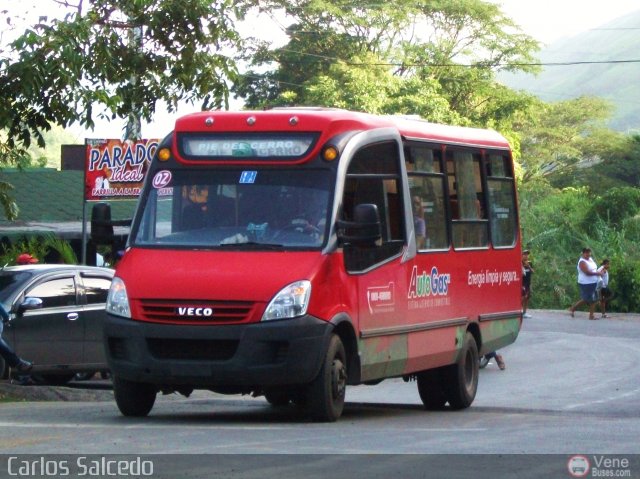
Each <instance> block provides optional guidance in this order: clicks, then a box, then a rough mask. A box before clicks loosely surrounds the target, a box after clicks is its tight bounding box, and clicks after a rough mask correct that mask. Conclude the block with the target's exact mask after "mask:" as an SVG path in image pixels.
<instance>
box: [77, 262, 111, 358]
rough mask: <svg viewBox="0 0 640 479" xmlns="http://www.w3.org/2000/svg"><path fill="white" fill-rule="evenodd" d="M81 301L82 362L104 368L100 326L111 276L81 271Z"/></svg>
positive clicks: (102, 320) (101, 325)
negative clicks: (82, 326) (82, 327)
mask: <svg viewBox="0 0 640 479" xmlns="http://www.w3.org/2000/svg"><path fill="white" fill-rule="evenodd" d="M80 279H81V281H82V286H83V287H82V292H83V294H82V302H83V303H84V304H83V307H82V309H83V313H82V321H83V323H84V351H83V362H84V363H85V364H86V365H90V364H91V365H93V364H95V365H97V366H101V367H105V368H106V363H107V359H106V356H105V352H104V343H103V334H102V327H103V323H104V315H105V314H106V313H105V309H104V308H105V305H106V302H107V295H108V294H109V287H110V286H111V277H110V276H106V275H101V274H98V273H93V272H81V273H80Z"/></svg>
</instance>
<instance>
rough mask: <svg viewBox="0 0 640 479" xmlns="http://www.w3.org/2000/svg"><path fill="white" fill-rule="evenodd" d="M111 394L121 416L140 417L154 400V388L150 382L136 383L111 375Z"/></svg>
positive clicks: (145, 413)
mask: <svg viewBox="0 0 640 479" xmlns="http://www.w3.org/2000/svg"><path fill="white" fill-rule="evenodd" d="M113 395H114V397H115V399H116V404H117V405H118V409H120V412H121V413H122V415H123V416H133V417H142V416H146V415H147V414H149V412H150V411H151V409H152V408H153V404H154V403H155V402H156V389H155V387H153V386H152V385H151V384H144V383H136V382H132V381H127V380H126V379H120V378H118V377H117V376H114V377H113Z"/></svg>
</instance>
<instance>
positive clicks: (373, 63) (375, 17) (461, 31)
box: [234, 0, 538, 126]
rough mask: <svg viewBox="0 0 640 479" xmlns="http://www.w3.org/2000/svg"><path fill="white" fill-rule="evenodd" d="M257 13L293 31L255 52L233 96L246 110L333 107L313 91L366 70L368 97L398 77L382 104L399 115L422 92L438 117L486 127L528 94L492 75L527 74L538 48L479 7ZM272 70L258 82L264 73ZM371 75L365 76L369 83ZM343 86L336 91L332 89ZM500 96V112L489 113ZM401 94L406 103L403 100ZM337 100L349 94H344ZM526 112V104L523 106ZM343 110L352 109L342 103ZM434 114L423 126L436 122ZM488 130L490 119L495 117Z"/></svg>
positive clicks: (314, 5) (305, 5) (321, 5)
mask: <svg viewBox="0 0 640 479" xmlns="http://www.w3.org/2000/svg"><path fill="white" fill-rule="evenodd" d="M263 5H266V6H267V7H268V8H280V9H282V10H283V11H284V12H285V13H286V14H287V15H288V16H289V18H291V19H292V21H293V22H294V23H293V25H292V26H291V27H289V28H288V30H287V33H288V34H289V37H290V41H289V43H288V44H287V45H286V46H285V47H283V48H279V49H276V50H274V51H270V50H269V49H268V48H266V47H265V45H262V46H260V47H258V52H259V53H260V54H259V55H256V56H254V57H253V67H254V68H253V69H252V70H251V71H249V72H248V73H247V74H245V75H244V76H243V77H242V78H241V81H240V82H239V84H238V85H237V86H236V88H235V90H234V91H235V92H236V93H237V94H238V95H239V96H241V97H243V98H244V99H245V101H246V104H247V105H248V106H250V107H254V108H262V107H266V106H273V105H282V104H290V103H296V104H302V105H308V104H312V103H314V102H315V104H319V105H326V106H335V105H334V104H333V103H332V101H333V100H334V99H335V98H334V95H336V94H337V95H340V93H339V92H329V90H328V89H327V88H324V91H325V92H326V93H327V94H328V96H327V97H324V98H323V97H321V96H319V95H318V91H319V90H318V88H317V84H318V83H319V82H323V83H324V84H325V87H326V86H327V81H328V82H329V83H331V82H332V81H333V82H334V83H335V80H336V77H335V74H336V68H337V69H339V70H340V71H341V75H343V76H344V75H345V74H347V73H346V70H347V69H352V70H354V72H353V73H351V74H349V75H351V76H352V77H357V76H359V75H362V73H358V72H357V70H360V71H364V70H369V72H365V73H364V74H365V75H367V74H368V73H370V72H371V71H376V72H382V71H384V72H385V73H384V74H383V76H382V79H381V82H380V84H378V85H376V84H375V83H373V84H371V85H370V86H371V87H372V88H374V89H375V88H378V89H380V90H381V91H384V90H385V89H386V88H387V84H388V80H389V79H388V76H389V75H391V76H393V77H396V78H397V79H399V80H397V81H395V83H396V88H395V89H394V91H393V92H388V91H387V92H386V93H387V94H388V93H392V94H393V96H392V97H391V98H389V105H390V106H391V105H394V104H395V105H402V110H403V112H404V113H410V114H420V113H423V112H425V111H427V112H428V109H427V108H423V106H424V105H423V102H417V103H416V105H415V107H414V108H411V100H415V99H417V98H418V95H419V94H420V93H422V92H424V91H428V92H429V95H428V97H429V98H432V97H433V95H434V94H436V95H437V96H438V97H439V100H438V102H437V103H440V100H444V101H445V102H446V103H447V104H448V106H447V108H446V110H447V111H448V112H449V113H448V114H447V115H446V116H447V117H448V118H449V120H450V121H451V122H455V123H457V124H474V125H482V126H484V125H486V123H487V121H488V118H489V117H492V118H493V117H494V116H495V113H496V112H499V111H502V110H504V111H513V110H514V109H518V108H521V107H522V106H526V105H524V104H523V101H522V99H523V98H525V97H527V95H523V94H519V93H515V92H510V93H509V94H508V95H506V94H505V93H506V92H507V89H505V88H500V87H498V86H497V85H496V83H495V78H494V75H495V71H496V70H499V69H509V70H525V71H534V70H535V67H534V66H531V63H532V55H533V53H534V52H535V51H536V49H537V48H538V44H537V42H535V41H534V40H533V39H532V38H530V37H528V36H526V35H523V34H521V33H520V32H519V30H518V28H517V27H516V25H515V24H514V23H513V22H512V21H511V20H510V19H508V18H507V17H505V16H504V15H503V14H502V13H501V11H500V9H499V7H498V6H496V5H495V4H493V3H490V2H486V1H482V0H437V1H434V0H431V1H417V2H416V1H415V0H399V1H396V2H383V1H373V2H371V1H367V2H364V1H361V0H356V1H354V0H349V1H346V0H342V1H328V0H296V1H284V0H268V1H266V2H265V3H264V4H263ZM273 65H276V68H275V69H271V70H269V71H267V72H266V73H264V72H263V73H260V71H261V70H264V68H265V67H268V66H273ZM368 76H371V75H368ZM340 87H342V84H340ZM496 94H498V95H500V97H501V99H502V102H500V103H501V105H500V106H501V107H506V108H501V107H497V106H494V105H495V103H494V99H495V98H496ZM403 95H406V96H403ZM344 97H345V99H346V97H347V95H344ZM524 103H527V102H524ZM342 104H343V106H345V107H347V108H357V107H358V106H360V104H358V103H351V104H349V103H348V102H342ZM442 113H443V112H442V108H438V110H437V113H436V115H435V116H434V117H433V118H432V117H431V116H430V115H428V114H427V115H426V117H427V118H428V119H432V120H436V119H441V118H442V117H443V116H442ZM493 121H494V125H495V118H493Z"/></svg>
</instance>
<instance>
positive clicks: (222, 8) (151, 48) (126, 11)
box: [0, 0, 253, 217]
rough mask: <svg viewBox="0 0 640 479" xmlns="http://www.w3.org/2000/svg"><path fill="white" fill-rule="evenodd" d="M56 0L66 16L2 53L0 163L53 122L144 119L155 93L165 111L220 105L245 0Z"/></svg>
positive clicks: (11, 159)
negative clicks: (134, 116) (185, 106)
mask: <svg viewBox="0 0 640 479" xmlns="http://www.w3.org/2000/svg"><path fill="white" fill-rule="evenodd" d="M57 3H59V4H63V6H64V7H65V11H66V15H65V16H64V19H50V20H48V19H45V18H41V21H40V23H38V24H37V25H34V26H33V27H31V28H28V29H27V30H26V31H25V32H24V33H23V34H22V35H20V36H19V37H18V38H17V39H15V40H14V41H13V42H11V44H10V48H9V49H8V50H3V51H1V52H0V130H4V131H5V132H6V136H5V137H3V138H2V139H0V164H2V165H8V164H17V163H19V161H20V159H21V158H23V157H24V155H25V154H26V149H27V148H29V146H30V145H31V143H32V140H33V139H35V142H36V143H37V144H38V145H39V146H40V147H43V146H44V144H45V139H44V136H43V132H44V131H48V130H50V129H51V127H52V125H54V124H58V125H61V126H63V127H66V126H68V125H70V124H72V123H79V124H80V125H82V126H84V127H87V128H91V127H93V125H94V118H96V117H100V116H105V117H107V118H112V119H114V118H117V117H120V118H125V117H127V116H128V115H129V114H130V113H131V112H136V114H139V115H140V117H141V118H143V119H145V120H150V119H151V117H152V116H153V114H154V112H155V109H156V104H157V102H158V101H163V102H164V103H166V104H167V105H168V107H169V109H170V111H171V110H173V109H175V108H176V106H177V103H178V101H179V100H186V101H188V102H192V103H193V102H196V101H201V102H202V106H203V108H208V107H221V106H225V105H226V104H227V101H228V85H227V82H228V81H230V80H233V78H235V76H236V73H237V70H236V65H235V60H234V59H233V57H232V55H233V52H234V49H237V48H239V47H240V45H241V39H240V37H239V35H238V34H237V33H236V31H235V29H234V22H235V21H236V19H237V18H241V17H242V15H243V14H244V12H245V10H246V8H247V7H249V6H250V5H251V4H252V3H253V2H252V0H241V1H236V0H220V1H217V2H211V1H210V0H163V1H158V0H136V1H131V0H91V1H88V0H77V4H75V5H72V4H71V3H70V1H66V0H65V1H58V2H57ZM133 29H135V31H136V32H137V33H138V34H139V37H137V36H135V35H133V36H132V35H131V33H130V32H131V31H132V30H133ZM132 38H135V41H132ZM5 192H6V190H5V189H2V185H0V202H2V203H3V204H6V203H5V201H6V198H5V199H4V200H3V199H2V195H3V194H4V193H5ZM12 215H13V212H11V211H7V217H12Z"/></svg>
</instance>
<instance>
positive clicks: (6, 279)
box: [0, 271, 33, 303]
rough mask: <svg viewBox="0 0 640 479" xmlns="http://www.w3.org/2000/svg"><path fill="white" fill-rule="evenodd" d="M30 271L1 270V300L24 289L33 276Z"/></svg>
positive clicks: (3, 300)
mask: <svg viewBox="0 0 640 479" xmlns="http://www.w3.org/2000/svg"><path fill="white" fill-rule="evenodd" d="M32 276H33V273H31V272H30V271H21V272H16V271H2V272H0V302H3V303H4V302H5V301H7V300H8V299H9V298H10V297H11V296H12V295H13V294H15V292H16V291H18V290H20V289H22V288H23V287H24V285H25V284H26V283H28V282H29V280H30V279H31V278H32Z"/></svg>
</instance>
